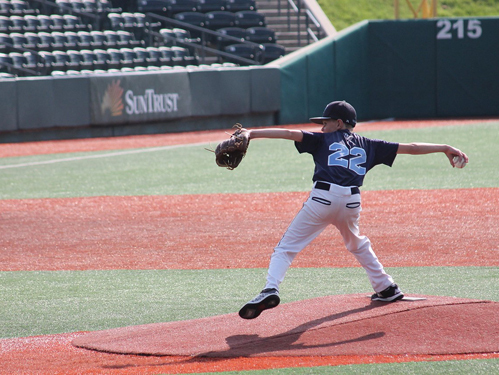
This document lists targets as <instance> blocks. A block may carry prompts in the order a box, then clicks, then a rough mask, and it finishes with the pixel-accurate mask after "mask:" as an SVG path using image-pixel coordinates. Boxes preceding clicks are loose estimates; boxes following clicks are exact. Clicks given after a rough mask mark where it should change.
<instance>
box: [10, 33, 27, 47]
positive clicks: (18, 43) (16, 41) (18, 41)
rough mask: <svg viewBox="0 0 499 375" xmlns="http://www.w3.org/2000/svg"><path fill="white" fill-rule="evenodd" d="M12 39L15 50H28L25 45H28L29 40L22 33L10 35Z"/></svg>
mask: <svg viewBox="0 0 499 375" xmlns="http://www.w3.org/2000/svg"><path fill="white" fill-rule="evenodd" d="M10 36H11V38H12V43H13V45H14V47H15V48H26V47H25V45H26V44H28V39H27V38H26V37H25V36H24V34H22V33H10Z"/></svg>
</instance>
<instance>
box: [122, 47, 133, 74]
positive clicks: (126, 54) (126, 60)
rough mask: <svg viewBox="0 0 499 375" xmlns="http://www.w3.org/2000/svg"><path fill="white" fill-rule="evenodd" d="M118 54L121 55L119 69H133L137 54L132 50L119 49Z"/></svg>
mask: <svg viewBox="0 0 499 375" xmlns="http://www.w3.org/2000/svg"><path fill="white" fill-rule="evenodd" d="M120 52H121V53H122V55H123V58H122V60H121V68H122V69H123V68H133V67H134V66H135V60H136V59H137V53H136V52H135V51H134V50H133V49H132V48H121V49H120Z"/></svg>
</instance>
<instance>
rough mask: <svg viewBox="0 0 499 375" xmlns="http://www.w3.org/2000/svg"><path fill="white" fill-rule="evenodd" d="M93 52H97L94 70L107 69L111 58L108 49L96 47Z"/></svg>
mask: <svg viewBox="0 0 499 375" xmlns="http://www.w3.org/2000/svg"><path fill="white" fill-rule="evenodd" d="M93 52H94V54H95V61H94V70H107V69H108V61H109V59H110V55H109V52H108V50H104V49H94V51H93Z"/></svg>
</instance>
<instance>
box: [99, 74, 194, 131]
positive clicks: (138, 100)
mask: <svg viewBox="0 0 499 375" xmlns="http://www.w3.org/2000/svg"><path fill="white" fill-rule="evenodd" d="M91 101H92V103H91V104H92V122H93V123H95V124H102V125H106V124H127V123H142V122H147V121H158V120H169V119H173V118H182V117H189V116H191V91H190V85H189V76H188V74H187V72H185V73H171V74H154V75H153V74H148V75H121V76H116V77H92V78H91Z"/></svg>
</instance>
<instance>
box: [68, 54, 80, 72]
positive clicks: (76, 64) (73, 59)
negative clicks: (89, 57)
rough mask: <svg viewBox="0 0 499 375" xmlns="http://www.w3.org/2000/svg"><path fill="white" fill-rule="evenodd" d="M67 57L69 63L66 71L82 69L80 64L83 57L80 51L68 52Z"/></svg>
mask: <svg viewBox="0 0 499 375" xmlns="http://www.w3.org/2000/svg"><path fill="white" fill-rule="evenodd" d="M66 53H67V55H68V57H69V61H68V62H67V69H68V70H81V69H82V65H81V64H82V62H83V61H84V60H83V56H82V55H81V52H80V51H75V50H68V51H67V52H66Z"/></svg>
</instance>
